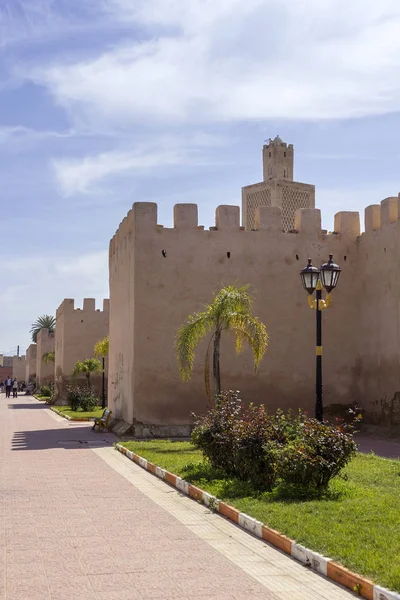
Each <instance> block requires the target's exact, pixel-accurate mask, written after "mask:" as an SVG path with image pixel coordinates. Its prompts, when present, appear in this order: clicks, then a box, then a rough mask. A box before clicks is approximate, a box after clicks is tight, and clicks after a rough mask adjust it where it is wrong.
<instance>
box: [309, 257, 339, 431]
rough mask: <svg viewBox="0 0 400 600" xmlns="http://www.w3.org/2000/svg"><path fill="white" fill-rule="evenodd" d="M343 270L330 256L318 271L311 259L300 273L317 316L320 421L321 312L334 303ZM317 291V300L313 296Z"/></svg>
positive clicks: (318, 409)
mask: <svg viewBox="0 0 400 600" xmlns="http://www.w3.org/2000/svg"><path fill="white" fill-rule="evenodd" d="M341 270H342V269H341V268H340V267H339V265H337V264H335V263H334V262H333V255H332V254H330V255H329V260H328V262H326V263H324V264H323V265H321V267H320V268H319V269H318V268H317V267H313V266H312V264H311V258H309V259H308V264H307V266H306V267H305V268H304V269H302V270H301V271H300V277H301V281H302V284H303V287H304V289H305V290H306V292H307V293H308V304H309V306H310V308H312V309H315V315H316V348H315V354H316V365H315V367H316V370H315V391H316V402H315V418H316V419H318V421H321V422H322V421H323V419H324V407H323V403H322V319H321V311H322V310H323V309H324V308H329V306H330V305H331V302H332V298H331V292H332V290H334V289H335V287H336V285H337V282H338V280H339V276H340V272H341ZM322 286H323V287H324V288H325V290H326V292H327V294H326V298H325V300H323V299H322ZM314 291H316V292H317V293H316V300H313V299H312V295H313V293H314Z"/></svg>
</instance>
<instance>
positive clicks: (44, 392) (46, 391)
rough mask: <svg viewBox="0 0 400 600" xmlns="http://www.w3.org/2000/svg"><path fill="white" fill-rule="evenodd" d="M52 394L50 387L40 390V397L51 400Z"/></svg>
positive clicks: (46, 386) (43, 387)
mask: <svg viewBox="0 0 400 600" xmlns="http://www.w3.org/2000/svg"><path fill="white" fill-rule="evenodd" d="M51 394H52V391H51V388H50V386H49V385H42V387H41V388H40V395H41V396H45V397H46V398H50V396H51Z"/></svg>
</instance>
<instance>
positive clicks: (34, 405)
mask: <svg viewBox="0 0 400 600" xmlns="http://www.w3.org/2000/svg"><path fill="white" fill-rule="evenodd" d="M27 398H29V396H27ZM7 400H10V398H7ZM14 400H16V398H14ZM8 408H11V409H19V408H24V409H29V408H35V409H38V408H39V409H41V408H49V405H48V404H46V403H45V402H43V404H39V403H36V402H29V403H27V402H24V403H22V402H19V403H18V404H17V403H15V404H14V403H13V404H8Z"/></svg>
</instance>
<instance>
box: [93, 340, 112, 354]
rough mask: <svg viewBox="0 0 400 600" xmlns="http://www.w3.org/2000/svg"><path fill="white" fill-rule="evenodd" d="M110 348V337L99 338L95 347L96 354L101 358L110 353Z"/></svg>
mask: <svg viewBox="0 0 400 600" xmlns="http://www.w3.org/2000/svg"><path fill="white" fill-rule="evenodd" d="M109 348H110V339H109V337H108V335H107V337H105V338H103V339H102V340H99V341H98V342H97V343H96V344H95V347H94V355H95V356H100V357H101V358H105V357H106V356H107V355H108V351H109Z"/></svg>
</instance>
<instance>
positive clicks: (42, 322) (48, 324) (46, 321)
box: [30, 315, 56, 344]
mask: <svg viewBox="0 0 400 600" xmlns="http://www.w3.org/2000/svg"><path fill="white" fill-rule="evenodd" d="M41 329H48V330H49V333H54V332H55V330H56V318H55V317H53V316H52V315H42V316H41V317H38V318H37V319H36V321H35V322H34V323H32V327H31V331H30V333H31V334H32V342H33V343H34V344H36V341H37V336H38V333H39V331H40V330H41Z"/></svg>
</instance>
